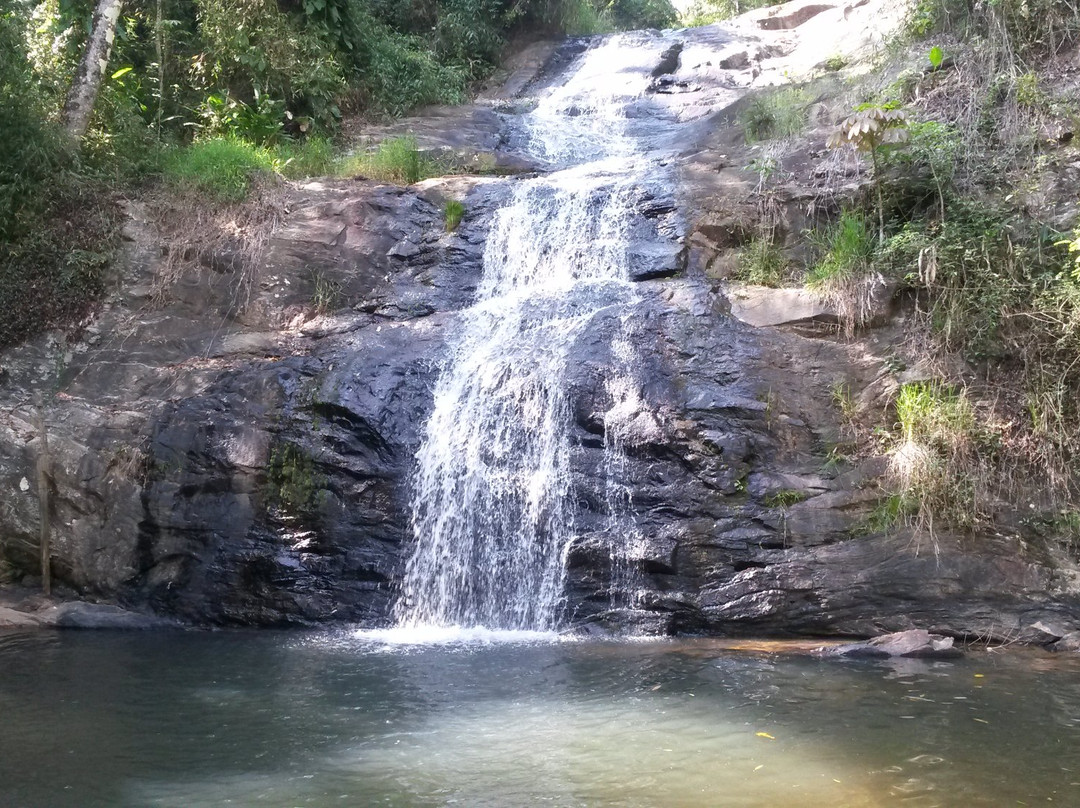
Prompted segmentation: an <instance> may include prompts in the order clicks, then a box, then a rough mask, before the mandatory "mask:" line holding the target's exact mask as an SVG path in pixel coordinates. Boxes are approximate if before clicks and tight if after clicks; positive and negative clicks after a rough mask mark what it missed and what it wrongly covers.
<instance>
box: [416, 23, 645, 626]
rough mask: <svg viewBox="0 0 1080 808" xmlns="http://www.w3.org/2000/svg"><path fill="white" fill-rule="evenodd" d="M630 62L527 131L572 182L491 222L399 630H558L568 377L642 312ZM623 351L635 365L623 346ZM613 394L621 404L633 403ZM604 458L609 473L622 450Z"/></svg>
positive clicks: (572, 83)
mask: <svg viewBox="0 0 1080 808" xmlns="http://www.w3.org/2000/svg"><path fill="white" fill-rule="evenodd" d="M649 43H650V45H651V47H652V48H655V47H657V46H656V44H655V42H654V41H652V40H650V41H649ZM635 44H636V47H637V49H636V50H634V49H633V48H634V46H635ZM627 53H632V54H633V56H634V58H636V59H638V60H640V59H641V58H642V52H641V43H640V42H638V43H629V42H627V41H625V40H624V39H623V38H618V37H616V38H612V39H610V40H607V41H605V42H604V43H603V44H602V45H600V46H599V47H596V48H593V49H592V50H590V51H589V52H587V53H586V54H585V56H584V57H583V59H582V60H581V63H580V64H579V66H578V69H577V70H576V72H575V73H574V74H573V75H572V76H571V78H570V79H569V80H568V82H567V83H566V84H565V85H564V86H563V87H561V88H559V89H558V90H556V91H554V92H552V93H550V94H549V95H548V96H547V97H546V98H545V99H543V100H542V101H541V102H540V103H539V105H538V106H537V109H536V110H535V111H534V112H533V113H532V114H531V115H530V116H529V117H528V119H527V120H526V122H525V129H526V132H527V140H528V150H529V151H530V153H531V154H532V156H534V157H536V158H538V159H541V160H543V161H545V162H548V163H549V164H550V165H552V166H566V165H573V167H571V168H563V169H562V170H558V171H554V172H553V173H551V174H548V175H546V176H543V177H540V178H536V179H532V180H526V181H522V182H519V183H518V184H517V185H516V187H515V190H514V193H513V195H512V198H511V200H510V202H509V203H508V204H507V205H506V206H505V207H503V208H502V209H501V210H499V211H498V212H497V213H496V214H495V218H494V221H493V225H492V229H491V232H490V235H489V238H488V242H487V246H486V250H485V255H484V274H483V278H482V280H481V283H480V286H479V289H478V292H477V300H476V302H475V304H474V305H473V306H472V307H471V308H469V309H467V310H466V311H465V312H463V314H462V324H461V326H460V331H459V333H458V335H457V337H456V339H455V340H454V341H453V342H452V344H451V346H450V352H449V358H448V361H447V363H446V365H445V367H444V369H443V372H442V374H441V376H440V378H439V380H438V382H437V383H436V387H435V394H434V410H433V412H432V414H431V417H430V419H429V420H428V423H427V425H426V428H425V431H424V437H423V443H422V446H421V448H420V451H419V453H418V457H417V461H418V462H417V473H416V479H415V500H414V508H413V518H412V527H413V531H414V535H415V539H416V549H415V551H414V553H413V555H412V557H411V558H410V559H409V561H408V563H407V566H406V573H405V577H404V581H403V585H402V594H401V598H400V599H399V602H398V604H397V606H396V618H397V622H398V624H399V625H400V626H403V627H408V628H417V627H421V626H435V627H450V626H460V627H476V626H483V627H486V628H489V629H506V630H532V631H550V630H553V629H555V628H557V627H558V624H559V620H560V617H561V614H560V612H561V608H560V607H561V601H562V593H563V584H564V577H565V557H566V554H567V551H568V549H569V547H570V545H571V542H572V540H573V539H574V535H575V533H574V531H575V512H574V504H573V502H572V501H571V497H570V486H571V475H570V466H571V455H572V452H573V450H574V447H573V445H572V441H571V435H570V430H571V413H570V406H569V399H568V392H567V390H566V388H565V383H564V382H565V377H566V371H567V368H568V367H569V365H570V363H571V362H573V361H574V357H573V349H574V346H575V341H576V340H577V339H578V338H579V337H580V336H581V334H582V332H583V330H584V329H585V328H586V327H587V326H588V324H589V323H590V321H592V320H593V319H594V318H595V317H596V315H597V314H598V313H600V312H602V311H604V310H605V309H608V308H609V307H613V306H615V307H624V308H626V307H631V306H632V305H633V303H634V302H635V301H636V300H637V295H636V292H635V291H634V288H633V285H632V284H631V283H630V282H629V278H630V264H629V262H630V256H629V252H628V243H629V239H628V235H627V229H628V227H629V225H630V222H631V220H632V215H633V210H634V193H635V189H636V187H637V183H638V181H639V179H640V175H641V173H642V171H643V170H645V168H647V167H648V166H650V165H652V162H651V161H650V160H648V159H647V158H646V157H644V156H642V155H640V154H635V139H634V138H632V137H631V136H630V135H629V134H628V128H629V124H628V121H627V118H626V117H625V115H624V111H625V108H626V106H627V104H628V103H630V102H631V101H633V100H634V99H636V98H638V97H640V96H641V95H642V94H643V93H644V90H645V87H646V84H647V81H648V74H647V73H644V72H642V71H638V72H633V71H630V70H629V69H623V68H624V66H625V65H626V64H627V63H628V57H627ZM586 160H588V161H591V162H584V161H586ZM574 163H577V165H574ZM624 342H625V341H624ZM620 350H621V354H620V356H621V360H620V362H619V364H620V365H626V366H629V365H630V364H632V363H633V362H632V356H631V352H632V349H631V348H630V347H629V344H628V343H627V344H623V345H622V346H621V347H620ZM620 384H621V385H622V386H621V387H619V385H620ZM615 385H616V387H619V391H618V392H617V394H616V395H613V398H615V399H616V403H617V404H618V402H619V401H625V399H626V397H627V396H631V395H634V394H635V393H634V392H633V391H632V390H630V389H629V387H628V385H630V382H628V381H626V380H625V379H624V380H623V381H621V382H615ZM609 386H610V384H609ZM605 448H606V452H607V453H608V455H609V457H608V458H607V459H606V460H605V467H606V468H610V469H618V468H619V463H618V460H617V458H612V457H610V455H611V454H612V453H617V452H620V451H621V445H620V440H619V439H618V436H613V437H612V438H611V439H610V440H605ZM609 499H610V500H611V502H610V503H609V505H610V507H611V510H612V512H613V513H614V512H615V511H616V510H618V508H619V507H621V504H620V503H625V501H626V494H625V492H621V491H617V486H615V485H609Z"/></svg>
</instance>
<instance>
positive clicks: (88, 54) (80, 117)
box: [64, 0, 123, 139]
mask: <svg viewBox="0 0 1080 808" xmlns="http://www.w3.org/2000/svg"><path fill="white" fill-rule="evenodd" d="M122 5H123V0H98V4H97V8H95V9H94V21H93V27H92V29H91V31H90V40H89V41H88V42H87V43H86V50H84V51H83V56H82V60H81V61H80V62H79V69H78V70H76V71H75V79H74V80H73V81H72V82H71V90H70V91H69V92H68V97H67V102H66V103H65V104H64V126H65V128H66V129H67V130H68V132H69V133H71V136H72V137H75V138H80V139H81V138H82V136H83V135H85V134H86V127H87V126H89V125H90V114H91V113H92V112H93V111H94V102H96V101H97V96H98V91H99V90H100V89H101V81H102V79H103V78H104V77H105V71H106V69H107V68H108V66H109V56H110V55H111V54H112V46H113V38H114V37H115V36H116V23H117V21H118V20H119V19H120V7H121V6H122Z"/></svg>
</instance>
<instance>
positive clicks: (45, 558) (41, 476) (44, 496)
mask: <svg viewBox="0 0 1080 808" xmlns="http://www.w3.org/2000/svg"><path fill="white" fill-rule="evenodd" d="M37 428H38V437H39V438H40V439H41V445H40V446H39V447H38V461H37V487H38V509H39V511H40V512H41V591H42V592H44V593H45V594H46V595H50V594H52V563H51V561H50V555H51V549H52V548H51V547H50V542H49V433H48V432H47V431H46V429H45V405H44V404H39V405H38V417H37Z"/></svg>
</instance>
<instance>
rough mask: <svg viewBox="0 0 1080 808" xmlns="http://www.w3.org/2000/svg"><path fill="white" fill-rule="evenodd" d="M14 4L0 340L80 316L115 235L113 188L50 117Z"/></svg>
mask: <svg viewBox="0 0 1080 808" xmlns="http://www.w3.org/2000/svg"><path fill="white" fill-rule="evenodd" d="M15 9H16V10H5V11H0V137H2V138H3V147H2V148H0V307H2V308H3V311H4V317H3V318H2V319H0V346H5V345H8V344H10V343H12V342H15V341H17V340H20V339H23V338H25V337H28V336H30V335H32V334H34V333H35V332H37V331H40V330H41V329H43V328H47V327H49V326H51V325H54V324H56V323H59V322H63V321H64V320H67V319H74V318H78V317H81V316H82V315H84V314H85V313H86V311H87V310H88V308H89V307H90V306H91V305H92V304H93V302H94V301H95V300H96V299H97V298H98V297H99V296H100V295H101V293H102V292H103V291H104V286H105V270H106V268H107V266H108V262H109V259H110V258H111V255H112V251H113V249H114V248H115V247H116V245H117V243H118V241H119V226H118V220H119V211H118V209H117V208H116V206H115V204H113V201H112V198H111V196H110V194H109V193H108V191H107V190H106V189H103V188H102V187H100V184H99V183H98V182H97V181H96V180H95V179H94V178H93V177H91V176H87V175H86V174H85V171H84V170H83V166H81V165H80V161H79V159H78V155H77V154H76V153H75V150H74V148H73V147H72V144H70V143H69V142H68V141H67V139H66V137H65V135H64V133H63V132H62V131H60V129H59V128H58V127H57V126H56V125H55V124H53V123H52V122H51V121H50V120H49V117H48V112H49V110H48V108H47V101H48V99H47V97H44V96H43V95H42V94H41V92H40V89H39V87H38V85H37V83H36V77H35V75H34V73H33V71H32V69H31V62H30V60H29V57H28V53H27V49H26V44H25V39H24V38H23V31H24V29H25V26H27V24H28V18H27V17H26V16H24V15H23V14H21V13H19V11H18V7H15Z"/></svg>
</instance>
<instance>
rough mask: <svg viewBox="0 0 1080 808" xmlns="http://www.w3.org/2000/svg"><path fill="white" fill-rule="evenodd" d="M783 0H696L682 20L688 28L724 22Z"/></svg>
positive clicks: (684, 13)
mask: <svg viewBox="0 0 1080 808" xmlns="http://www.w3.org/2000/svg"><path fill="white" fill-rule="evenodd" d="M782 1H783V0H741V2H740V0H694V2H693V3H691V4H690V7H689V8H688V9H687V10H686V11H685V12H683V14H682V18H681V20H680V22H681V23H682V24H683V25H684V26H686V27H687V28H697V27H699V26H702V25H711V24H712V23H714V22H723V21H724V20H730V19H731V18H732V17H737V16H738V15H739V14H743V13H745V12H747V11H750V10H752V9H755V8H767V7H768V6H775V5H777V4H778V3H780V2H782Z"/></svg>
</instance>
